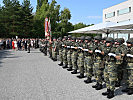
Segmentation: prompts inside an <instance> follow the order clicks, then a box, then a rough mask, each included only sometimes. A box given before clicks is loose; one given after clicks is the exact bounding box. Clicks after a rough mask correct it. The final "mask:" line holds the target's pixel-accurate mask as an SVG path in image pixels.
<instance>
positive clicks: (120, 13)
mask: <svg viewBox="0 0 133 100" xmlns="http://www.w3.org/2000/svg"><path fill="white" fill-rule="evenodd" d="M130 12H131V7H129V8H125V9H121V10H118V11H117V14H118V15H123V14H127V13H130Z"/></svg>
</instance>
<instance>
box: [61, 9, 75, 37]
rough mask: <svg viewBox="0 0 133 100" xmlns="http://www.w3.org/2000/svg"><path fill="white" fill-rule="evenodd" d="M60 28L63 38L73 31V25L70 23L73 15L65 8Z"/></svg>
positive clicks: (62, 12)
mask: <svg viewBox="0 0 133 100" xmlns="http://www.w3.org/2000/svg"><path fill="white" fill-rule="evenodd" d="M59 18H60V26H61V30H60V31H61V33H62V36H64V35H67V34H66V33H67V32H69V31H71V30H73V26H72V24H71V23H70V22H69V20H70V19H71V13H70V10H69V9H68V8H64V10H62V11H61V15H60V17H59Z"/></svg>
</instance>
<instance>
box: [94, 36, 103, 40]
mask: <svg viewBox="0 0 133 100" xmlns="http://www.w3.org/2000/svg"><path fill="white" fill-rule="evenodd" d="M94 39H95V40H101V39H102V38H101V36H95V37H94Z"/></svg>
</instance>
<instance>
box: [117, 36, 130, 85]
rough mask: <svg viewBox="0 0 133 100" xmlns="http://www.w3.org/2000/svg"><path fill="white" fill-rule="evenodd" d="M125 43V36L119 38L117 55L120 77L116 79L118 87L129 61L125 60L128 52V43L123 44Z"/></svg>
mask: <svg viewBox="0 0 133 100" xmlns="http://www.w3.org/2000/svg"><path fill="white" fill-rule="evenodd" d="M123 43H124V39H123V38H119V39H117V45H118V47H117V49H116V50H117V51H116V55H118V56H117V57H118V58H117V62H116V64H117V66H118V68H117V72H118V79H117V81H116V87H119V86H120V83H121V81H122V79H123V71H124V69H125V68H126V66H127V63H126V61H125V54H126V51H127V47H126V45H124V44H123Z"/></svg>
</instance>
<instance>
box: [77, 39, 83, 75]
mask: <svg viewBox="0 0 133 100" xmlns="http://www.w3.org/2000/svg"><path fill="white" fill-rule="evenodd" d="M81 41H82V42H80V43H79V44H78V60H77V65H78V68H79V71H80V75H79V76H77V77H78V78H84V52H83V50H82V48H83V46H84V43H83V41H84V37H81Z"/></svg>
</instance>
